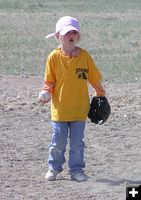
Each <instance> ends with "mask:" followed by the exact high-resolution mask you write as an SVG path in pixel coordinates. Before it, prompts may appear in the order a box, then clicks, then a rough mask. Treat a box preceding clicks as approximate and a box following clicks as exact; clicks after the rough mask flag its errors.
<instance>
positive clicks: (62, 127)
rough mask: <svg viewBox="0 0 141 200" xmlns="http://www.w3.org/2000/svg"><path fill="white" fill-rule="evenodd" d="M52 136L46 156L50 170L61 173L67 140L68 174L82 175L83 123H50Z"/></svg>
mask: <svg viewBox="0 0 141 200" xmlns="http://www.w3.org/2000/svg"><path fill="white" fill-rule="evenodd" d="M52 128H53V134H52V138H51V144H50V149H49V156H48V165H49V168H50V169H54V170H58V171H62V170H63V168H62V165H63V164H64V163H65V161H66V159H65V156H64V154H65V151H66V145H67V141H68V138H69V145H70V149H69V160H68V166H69V173H70V174H71V175H73V174H75V173H83V168H84V167H85V163H84V142H83V138H84V129H85V121H73V122H55V121H52Z"/></svg>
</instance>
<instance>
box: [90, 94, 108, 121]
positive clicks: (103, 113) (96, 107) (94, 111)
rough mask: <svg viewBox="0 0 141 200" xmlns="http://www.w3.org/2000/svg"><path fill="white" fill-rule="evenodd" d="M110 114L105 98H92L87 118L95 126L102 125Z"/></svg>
mask: <svg viewBox="0 0 141 200" xmlns="http://www.w3.org/2000/svg"><path fill="white" fill-rule="evenodd" d="M110 113H111V107H110V105H109V103H108V100H107V98H106V97H93V99H92V101H91V104H90V110H89V113H88V117H89V119H90V120H91V122H93V123H95V124H103V123H104V122H106V121H107V119H108V117H109V115H110Z"/></svg>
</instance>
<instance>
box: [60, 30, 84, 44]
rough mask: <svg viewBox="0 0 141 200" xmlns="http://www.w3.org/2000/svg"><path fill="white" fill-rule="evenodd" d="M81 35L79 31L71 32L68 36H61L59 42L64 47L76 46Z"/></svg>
mask: <svg viewBox="0 0 141 200" xmlns="http://www.w3.org/2000/svg"><path fill="white" fill-rule="evenodd" d="M79 37H80V34H79V33H78V32H77V31H69V32H68V33H66V35H64V36H62V35H61V34H59V40H60V42H61V44H62V45H67V46H74V45H75V44H76V43H77V42H78V40H79Z"/></svg>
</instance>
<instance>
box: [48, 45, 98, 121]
mask: <svg viewBox="0 0 141 200" xmlns="http://www.w3.org/2000/svg"><path fill="white" fill-rule="evenodd" d="M100 80H101V73H100V72H99V70H98V69H97V67H96V65H95V63H94V61H93V59H92V58H91V56H90V55H89V53H88V52H87V51H86V50H84V49H82V48H80V53H79V55H78V56H77V57H72V58H70V57H69V56H68V55H65V54H64V53H63V52H62V51H61V49H60V48H58V49H55V50H54V51H53V52H51V54H50V55H49V56H48V59H47V63H46V69H45V82H49V83H53V84H54V89H53V92H52V100H51V119H52V120H53V121H85V120H86V119H87V115H88V111H89V104H90V100H89V93H88V82H89V83H90V84H91V85H92V86H93V85H95V84H96V83H98V82H99V81H100Z"/></svg>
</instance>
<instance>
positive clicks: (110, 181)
mask: <svg viewBox="0 0 141 200" xmlns="http://www.w3.org/2000/svg"><path fill="white" fill-rule="evenodd" d="M96 182H98V183H105V184H109V185H111V186H118V185H141V180H129V179H119V180H114V179H97V180H96Z"/></svg>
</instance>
